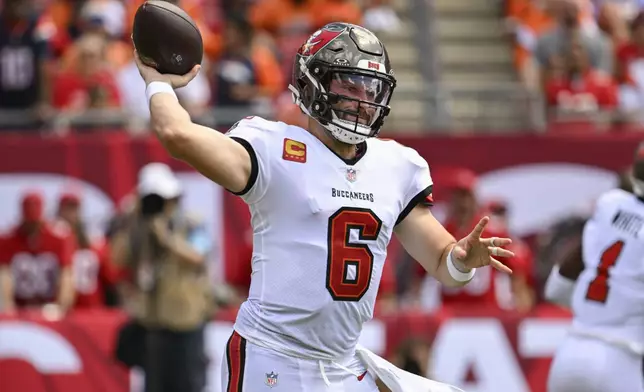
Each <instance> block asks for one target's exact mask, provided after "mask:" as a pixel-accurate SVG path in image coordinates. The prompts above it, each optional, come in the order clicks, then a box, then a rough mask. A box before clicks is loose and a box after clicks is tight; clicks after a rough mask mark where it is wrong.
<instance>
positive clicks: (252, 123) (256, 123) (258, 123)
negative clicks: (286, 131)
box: [226, 116, 285, 134]
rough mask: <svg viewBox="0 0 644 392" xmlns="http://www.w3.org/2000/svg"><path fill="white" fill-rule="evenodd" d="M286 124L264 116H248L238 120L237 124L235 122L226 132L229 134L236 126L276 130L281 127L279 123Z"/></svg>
mask: <svg viewBox="0 0 644 392" xmlns="http://www.w3.org/2000/svg"><path fill="white" fill-rule="evenodd" d="M280 124H281V125H283V126H284V125H285V124H282V123H277V122H275V121H268V120H266V119H264V118H262V117H258V116H248V117H244V118H242V119H241V120H239V121H237V122H236V123H235V124H233V126H232V127H230V129H228V131H227V132H226V134H229V133H230V132H231V131H233V130H234V129H236V128H245V127H248V128H254V129H257V130H261V131H276V130H278V129H279V125H280Z"/></svg>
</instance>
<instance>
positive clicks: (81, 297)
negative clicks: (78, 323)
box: [57, 193, 118, 309]
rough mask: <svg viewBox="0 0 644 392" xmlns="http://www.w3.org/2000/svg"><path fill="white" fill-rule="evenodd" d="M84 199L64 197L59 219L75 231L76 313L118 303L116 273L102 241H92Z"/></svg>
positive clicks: (94, 239) (76, 196)
mask: <svg viewBox="0 0 644 392" xmlns="http://www.w3.org/2000/svg"><path fill="white" fill-rule="evenodd" d="M80 210H81V199H80V197H79V196H78V195H76V194H74V193H65V194H63V195H61V198H60V200H59V203H58V214H57V215H58V216H57V218H58V219H60V220H62V221H63V222H65V223H66V224H67V225H69V226H70V227H71V229H72V232H73V234H74V236H75V238H76V243H77V244H78V249H76V251H75V252H74V255H73V257H72V266H73V271H74V282H75V287H76V302H75V308H77V309H90V308H100V307H103V306H105V305H106V298H107V297H110V298H111V299H112V303H114V302H115V299H114V298H115V284H116V281H117V278H118V276H117V271H116V269H115V268H114V266H113V265H112V262H111V260H110V258H109V249H108V247H107V244H106V243H105V240H104V239H103V238H92V237H91V236H90V233H88V231H87V229H86V227H85V224H84V222H83V221H82V220H81V216H80Z"/></svg>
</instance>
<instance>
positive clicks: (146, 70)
mask: <svg viewBox="0 0 644 392" xmlns="http://www.w3.org/2000/svg"><path fill="white" fill-rule="evenodd" d="M134 61H135V62H136V66H137V67H138V68H139V73H140V74H141V77H142V78H143V80H144V81H145V85H146V86H147V85H148V84H150V83H152V82H164V83H168V84H169V85H171V86H172V88H180V87H183V86H185V85H187V84H188V83H190V81H191V80H192V79H194V78H195V76H197V74H198V73H199V71H200V70H201V65H198V64H197V65H195V66H194V67H193V68H192V70H190V72H188V73H187V74H185V75H171V74H162V73H160V72H159V71H157V70H156V69H154V68H153V67H150V66H149V65H145V64H143V61H141V58H140V57H139V54H138V53H137V52H136V51H134Z"/></svg>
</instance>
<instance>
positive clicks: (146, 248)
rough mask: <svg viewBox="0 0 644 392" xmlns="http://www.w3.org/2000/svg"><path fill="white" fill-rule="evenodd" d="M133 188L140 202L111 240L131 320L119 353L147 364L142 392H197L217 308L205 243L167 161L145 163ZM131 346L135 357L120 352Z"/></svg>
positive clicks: (132, 363) (131, 363) (202, 381)
mask: <svg viewBox="0 0 644 392" xmlns="http://www.w3.org/2000/svg"><path fill="white" fill-rule="evenodd" d="M136 192H137V198H138V200H137V203H136V205H137V207H136V208H135V209H134V211H133V212H132V213H130V214H129V215H128V216H127V218H126V219H125V220H124V222H123V224H122V227H120V228H119V229H118V231H117V232H116V233H115V234H113V236H112V238H111V241H110V246H111V253H112V259H113V261H114V263H116V264H118V265H120V266H122V267H124V268H126V269H127V270H129V271H130V274H129V275H130V278H129V279H127V280H126V281H125V282H123V285H122V293H123V294H124V305H125V308H126V309H127V310H128V312H129V313H130V315H131V317H132V321H131V322H130V324H129V325H127V326H126V328H124V329H123V330H122V331H121V333H120V337H119V343H118V346H119V348H117V358H118V359H119V360H121V362H124V363H125V364H126V365H128V366H139V367H142V368H143V370H144V372H145V392H157V391H163V392H172V391H182V392H192V391H195V392H197V391H199V392H200V391H202V389H203V387H204V386H205V383H206V376H205V374H206V366H207V360H206V356H205V350H204V327H205V323H206V321H207V320H208V317H209V316H210V315H211V311H212V307H211V306H212V305H211V304H212V288H211V285H210V283H209V279H208V275H207V268H206V253H207V249H208V248H207V247H204V246H203V244H202V243H201V241H199V242H194V241H193V239H194V238H195V236H192V235H191V229H193V228H194V227H193V226H194V225H193V224H191V223H190V222H191V220H190V219H187V218H185V217H184V214H183V213H182V212H181V211H180V210H179V199H180V197H181V194H182V187H181V183H180V182H179V180H178V179H177V178H176V177H175V175H174V173H173V172H172V170H171V169H170V168H169V167H168V166H167V165H165V164H162V163H150V164H148V165H146V166H144V167H143V168H142V169H141V170H140V172H139V178H138V185H137V188H136ZM201 238H202V237H201ZM133 325H134V327H133ZM128 328H129V329H128ZM132 330H138V331H139V333H138V335H137V334H134V335H132V334H128V331H130V332H131V331H132ZM119 350H122V351H119ZM132 351H139V352H138V353H134V355H141V356H140V357H138V358H137V360H135V361H132V360H131V358H129V359H128V358H124V356H123V355H122V354H123V353H124V352H129V354H130V355H131V354H132ZM119 352H120V353H121V354H119ZM125 357H127V354H125ZM137 362H138V363H137Z"/></svg>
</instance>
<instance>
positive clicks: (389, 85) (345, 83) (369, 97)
mask: <svg viewBox="0 0 644 392" xmlns="http://www.w3.org/2000/svg"><path fill="white" fill-rule="evenodd" d="M300 69H301V71H302V77H301V78H300V79H299V80H297V81H296V83H298V84H299V86H298V87H299V89H296V88H295V87H292V86H290V87H291V91H293V93H294V94H293V98H294V101H295V103H296V104H298V106H300V108H301V109H302V111H303V112H304V113H305V114H307V115H309V116H311V117H313V118H314V119H315V120H316V121H318V122H319V123H320V125H322V126H323V127H324V128H325V129H326V130H328V131H329V132H330V133H331V135H333V137H334V138H336V139H337V140H339V141H341V142H343V143H348V144H358V143H361V142H363V141H365V140H366V139H367V138H369V137H375V136H377V135H378V133H379V132H380V129H381V128H382V125H383V123H384V119H385V117H386V116H387V115H388V114H389V106H388V104H389V100H390V99H391V95H392V92H393V90H394V87H395V80H394V79H393V77H390V76H389V75H386V74H382V73H379V72H375V71H369V70H362V69H356V68H350V67H343V66H328V65H326V64H324V63H320V62H316V61H313V62H312V63H311V64H306V62H305V61H304V59H300ZM297 90H299V91H301V92H302V96H300V94H299V92H297Z"/></svg>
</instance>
